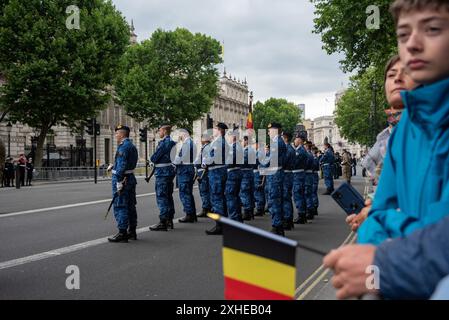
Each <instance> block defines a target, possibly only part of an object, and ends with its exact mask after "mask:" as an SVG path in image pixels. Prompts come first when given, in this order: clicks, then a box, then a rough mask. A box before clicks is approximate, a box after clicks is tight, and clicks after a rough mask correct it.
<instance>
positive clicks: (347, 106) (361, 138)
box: [335, 68, 387, 146]
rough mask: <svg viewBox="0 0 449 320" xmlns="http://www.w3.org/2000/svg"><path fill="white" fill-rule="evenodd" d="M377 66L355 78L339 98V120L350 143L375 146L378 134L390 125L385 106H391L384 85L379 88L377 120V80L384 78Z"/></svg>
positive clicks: (336, 112)
mask: <svg viewBox="0 0 449 320" xmlns="http://www.w3.org/2000/svg"><path fill="white" fill-rule="evenodd" d="M379 77H381V76H380V75H379V74H378V73H376V70H375V69H374V68H370V69H367V71H366V72H365V73H363V74H361V75H358V76H354V77H352V78H351V86H350V87H349V89H348V90H347V91H346V92H345V94H344V95H343V97H342V98H341V100H340V101H339V103H338V105H337V108H336V110H335V123H336V124H337V126H338V127H339V129H340V134H341V135H342V136H343V137H345V138H346V139H348V141H349V142H352V143H359V144H361V145H365V146H371V145H373V144H374V142H375V138H376V135H377V134H378V133H379V132H380V131H381V130H382V129H383V128H385V127H386V117H385V113H384V109H385V107H386V106H387V102H386V98H385V95H384V90H383V86H379V85H378V87H377V97H376V100H377V113H376V115H375V117H374V119H373V108H372V102H373V88H372V84H373V82H375V83H377V84H379V83H382V81H383V78H382V77H381V78H379Z"/></svg>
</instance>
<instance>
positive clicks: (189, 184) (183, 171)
mask: <svg viewBox="0 0 449 320" xmlns="http://www.w3.org/2000/svg"><path fill="white" fill-rule="evenodd" d="M176 177H177V179H178V187H179V198H180V199H181V203H182V206H183V208H184V213H185V214H186V215H189V216H195V215H196V208H195V198H194V197H193V179H194V178H195V168H194V167H193V165H184V166H178V167H177V169H176Z"/></svg>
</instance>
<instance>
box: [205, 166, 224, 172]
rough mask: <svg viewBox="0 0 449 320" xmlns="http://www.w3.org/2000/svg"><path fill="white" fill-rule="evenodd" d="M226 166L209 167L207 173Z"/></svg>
mask: <svg viewBox="0 0 449 320" xmlns="http://www.w3.org/2000/svg"><path fill="white" fill-rule="evenodd" d="M225 167H226V166H224V165H223V166H214V167H209V171H212V170H216V169H221V168H225Z"/></svg>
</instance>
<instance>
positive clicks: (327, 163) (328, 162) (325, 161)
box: [320, 143, 335, 195]
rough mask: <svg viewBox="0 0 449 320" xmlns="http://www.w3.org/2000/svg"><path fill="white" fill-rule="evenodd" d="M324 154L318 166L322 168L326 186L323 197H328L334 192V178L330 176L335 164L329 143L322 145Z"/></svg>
mask: <svg viewBox="0 0 449 320" xmlns="http://www.w3.org/2000/svg"><path fill="white" fill-rule="evenodd" d="M324 148H325V151H324V154H323V157H322V158H321V160H320V165H321V166H322V167H323V176H324V184H325V185H326V189H327V190H326V192H325V193H323V195H330V194H331V193H332V192H334V177H333V176H332V166H333V163H334V162H335V158H334V152H333V149H332V147H331V145H330V144H329V143H325V144H324Z"/></svg>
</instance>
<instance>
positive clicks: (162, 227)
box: [150, 220, 168, 231]
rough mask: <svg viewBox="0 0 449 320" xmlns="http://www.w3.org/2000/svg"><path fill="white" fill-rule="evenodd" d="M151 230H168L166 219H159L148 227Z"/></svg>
mask: <svg viewBox="0 0 449 320" xmlns="http://www.w3.org/2000/svg"><path fill="white" fill-rule="evenodd" d="M150 230H151V231H168V223H167V220H161V221H160V222H159V223H157V224H155V225H152V226H151V227H150Z"/></svg>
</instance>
